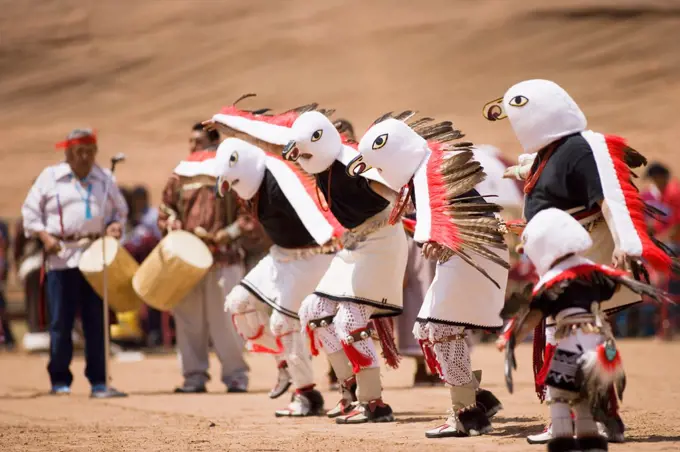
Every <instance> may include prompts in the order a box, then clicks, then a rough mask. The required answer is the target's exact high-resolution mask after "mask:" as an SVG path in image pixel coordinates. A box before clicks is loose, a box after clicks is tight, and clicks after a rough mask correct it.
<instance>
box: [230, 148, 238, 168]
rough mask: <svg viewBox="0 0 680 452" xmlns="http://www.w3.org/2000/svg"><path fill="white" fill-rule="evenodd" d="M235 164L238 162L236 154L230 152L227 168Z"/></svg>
mask: <svg viewBox="0 0 680 452" xmlns="http://www.w3.org/2000/svg"><path fill="white" fill-rule="evenodd" d="M236 162H238V152H236V151H234V152H232V154H231V157H229V168H231V167H232V166H234V165H236Z"/></svg>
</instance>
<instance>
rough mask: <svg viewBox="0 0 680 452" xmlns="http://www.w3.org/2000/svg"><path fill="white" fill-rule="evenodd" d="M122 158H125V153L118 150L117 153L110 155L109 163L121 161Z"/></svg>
mask: <svg viewBox="0 0 680 452" xmlns="http://www.w3.org/2000/svg"><path fill="white" fill-rule="evenodd" d="M123 160H125V154H123V153H122V152H119V153H118V154H116V155H114V156H113V157H111V163H118V162H122V161H123Z"/></svg>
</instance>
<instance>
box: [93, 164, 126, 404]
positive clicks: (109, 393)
mask: <svg viewBox="0 0 680 452" xmlns="http://www.w3.org/2000/svg"><path fill="white" fill-rule="evenodd" d="M121 161H123V159H122V158H115V157H113V158H111V177H109V178H107V180H106V185H105V187H104V201H103V203H102V209H101V212H102V218H103V219H104V220H106V216H105V214H106V203H107V202H108V200H109V191H110V188H111V184H112V183H113V175H114V173H115V171H116V165H117V164H118V163H119V162H121ZM106 228H107V225H106V221H103V222H102V272H103V273H102V280H103V281H102V285H103V286H104V287H103V291H104V296H103V297H102V301H103V304H104V378H105V379H106V391H105V392H101V393H97V394H93V397H95V398H99V399H105V398H106V399H108V398H112V397H127V394H125V393H124V392H120V391H118V390H116V389H114V388H112V387H111V386H109V382H110V380H111V378H110V375H109V368H110V367H109V361H110V357H109V354H110V352H111V350H110V348H111V340H110V336H111V328H110V326H109V320H110V319H109V278H108V268H107V265H106Z"/></svg>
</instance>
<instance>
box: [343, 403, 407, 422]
mask: <svg viewBox="0 0 680 452" xmlns="http://www.w3.org/2000/svg"><path fill="white" fill-rule="evenodd" d="M393 421H394V415H393V413H392V408H391V407H390V406H389V405H387V404H386V403H383V401H382V399H377V400H372V401H370V402H368V403H359V404H357V405H356V406H355V407H354V409H353V410H352V411H350V412H349V413H348V414H346V415H344V416H338V417H337V418H336V419H335V423H336V424H365V423H367V422H393Z"/></svg>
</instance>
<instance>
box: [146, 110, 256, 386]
mask: <svg viewBox="0 0 680 452" xmlns="http://www.w3.org/2000/svg"><path fill="white" fill-rule="evenodd" d="M219 138H220V136H219V132H217V131H216V130H211V131H207V130H203V125H202V124H201V123H197V124H195V125H194V126H193V127H192V130H191V134H190V136H189V156H188V157H187V158H186V160H187V161H203V160H207V159H209V158H214V157H215V150H216V149H217V146H218V145H219ZM181 177H182V176H181V175H180V174H177V173H174V172H173V174H172V175H171V176H170V178H169V179H168V182H167V183H166V185H165V188H164V189H163V196H162V204H161V207H160V212H159V215H158V227H159V229H160V230H161V231H162V232H163V233H165V232H166V231H168V230H174V229H183V230H185V231H188V232H190V233H192V234H195V235H196V236H197V237H199V238H201V239H202V240H204V242H205V243H206V245H207V246H208V248H209V249H210V250H211V251H212V253H213V257H214V262H215V263H214V265H213V268H212V269H211V270H210V272H208V273H207V274H206V275H205V276H204V278H203V280H201V282H199V283H198V285H197V286H196V287H195V288H194V289H192V290H191V292H189V294H188V295H187V296H186V297H185V298H184V299H183V300H182V301H181V302H180V303H179V304H178V305H177V306H176V307H175V308H174V309H173V311H172V314H173V316H174V319H175V326H176V330H177V348H178V352H179V357H180V362H181V369H182V374H183V377H184V382H183V384H182V386H180V387H178V388H176V389H175V392H176V393H202V392H206V383H207V382H208V380H209V379H210V376H209V374H208V368H209V360H208V358H209V355H208V351H209V342H210V341H212V345H213V347H214V349H215V351H216V353H217V356H218V358H219V360H220V363H221V364H222V373H221V376H222V378H221V380H222V382H223V383H224V384H225V386H226V387H227V392H246V391H247V389H248V371H249V368H248V365H247V364H246V362H245V360H244V358H243V341H242V340H241V338H240V337H239V336H238V335H237V333H236V331H235V329H234V326H233V324H232V322H231V317H230V316H229V314H228V313H225V312H224V299H225V296H226V294H227V293H229V291H230V290H231V289H232V287H234V286H235V285H236V284H238V283H239V282H240V280H241V278H243V275H244V273H243V272H244V262H243V259H244V256H243V252H242V250H241V248H240V244H239V242H238V237H239V236H240V235H241V234H243V231H242V230H241V228H240V226H238V215H237V211H238V203H237V201H236V198H235V196H227V197H225V199H223V200H222V199H217V197H216V191H215V185H214V181H213V182H212V184H209V183H208V182H207V181H206V180H205V178H202V180H199V179H195V180H194V181H193V182H183V181H182V179H181Z"/></svg>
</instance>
